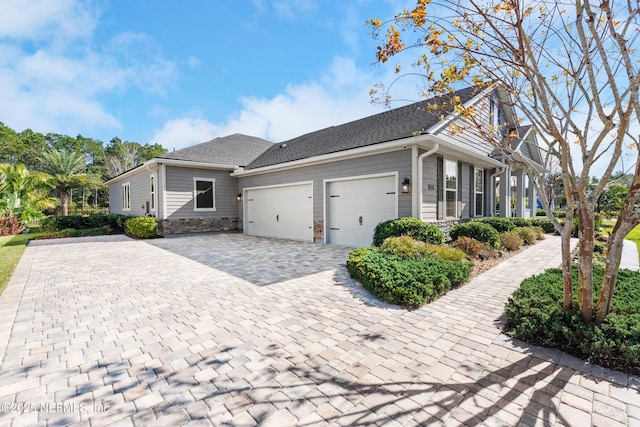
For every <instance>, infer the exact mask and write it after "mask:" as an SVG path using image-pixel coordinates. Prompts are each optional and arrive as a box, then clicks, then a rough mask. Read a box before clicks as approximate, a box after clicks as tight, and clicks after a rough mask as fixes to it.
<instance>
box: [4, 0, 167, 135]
mask: <svg viewBox="0 0 640 427" xmlns="http://www.w3.org/2000/svg"><path fill="white" fill-rule="evenodd" d="M0 1H2V6H1V7H2V14H0V93H2V98H3V99H2V102H1V103H0V117H1V118H2V121H3V122H4V123H5V124H6V125H7V126H10V127H12V128H14V129H16V130H18V131H20V130H22V129H25V128H31V129H33V130H36V131H39V132H57V133H66V134H70V135H74V134H77V133H80V132H82V133H94V132H95V133H97V132H100V131H108V132H117V131H120V130H121V129H122V125H121V124H120V122H119V120H118V119H117V117H115V116H114V115H113V114H112V113H111V112H109V111H108V110H107V109H106V107H105V106H104V105H103V103H102V102H101V101H102V100H101V99H100V98H101V97H103V96H105V95H110V96H111V95H116V96H117V95H118V94H121V93H124V92H125V91H126V90H128V89H129V88H132V87H136V88H138V89H140V90H143V91H147V92H156V93H160V94H164V92H165V91H166V88H167V87H171V86H172V84H173V83H174V82H175V81H176V79H177V74H178V72H177V68H176V65H175V64H174V63H172V62H171V61H167V60H166V59H164V57H163V53H162V49H161V47H160V46H159V44H158V43H157V42H156V41H155V40H154V39H152V38H151V37H149V36H147V35H145V34H139V33H121V34H117V35H116V36H114V37H113V38H112V39H111V40H110V41H109V42H108V43H106V44H105V45H102V46H97V47H96V46H95V44H94V42H93V40H92V36H93V32H94V30H95V28H96V24H97V20H98V11H97V10H95V9H90V8H89V6H86V5H87V4H90V3H89V2H83V1H80V0H61V1H55V2H52V1H47V0H44V1H37V3H36V4H33V3H30V5H29V7H25V6H24V3H23V2H20V1H13V0H0Z"/></svg>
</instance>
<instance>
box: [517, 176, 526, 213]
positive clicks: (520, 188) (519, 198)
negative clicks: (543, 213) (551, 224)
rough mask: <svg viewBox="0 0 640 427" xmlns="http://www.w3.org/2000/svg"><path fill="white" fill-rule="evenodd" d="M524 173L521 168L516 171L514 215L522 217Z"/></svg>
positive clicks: (524, 195) (524, 203)
mask: <svg viewBox="0 0 640 427" xmlns="http://www.w3.org/2000/svg"><path fill="white" fill-rule="evenodd" d="M525 176H526V175H525V174H524V171H523V170H519V171H516V216H517V217H519V218H524V209H525V206H526V200H525V199H526V193H525V191H524V188H525V187H524V181H525Z"/></svg>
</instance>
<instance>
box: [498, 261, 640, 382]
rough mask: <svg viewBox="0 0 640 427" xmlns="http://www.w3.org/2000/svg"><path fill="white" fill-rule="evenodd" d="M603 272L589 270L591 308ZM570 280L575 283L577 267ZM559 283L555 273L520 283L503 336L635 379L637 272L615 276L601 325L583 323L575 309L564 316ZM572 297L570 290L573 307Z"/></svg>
mask: <svg viewBox="0 0 640 427" xmlns="http://www.w3.org/2000/svg"><path fill="white" fill-rule="evenodd" d="M603 272H604V270H603V268H601V267H597V266H594V267H593V285H594V292H593V294H594V306H595V304H596V302H597V297H598V293H599V291H600V286H601V283H602V274H603ZM573 280H574V283H577V282H578V269H577V266H574V268H573ZM562 283H563V282H562V271H561V270H560V269H559V268H552V269H549V270H546V271H545V272H544V273H542V274H540V275H537V276H533V277H530V278H528V279H526V280H524V281H523V282H522V284H521V285H520V288H519V289H517V290H516V291H515V292H514V293H513V295H512V296H511V298H509V301H508V302H507V304H506V307H505V312H506V315H507V333H508V334H509V335H510V336H512V337H515V338H518V339H521V340H523V341H526V342H528V343H531V344H535V345H543V346H547V347H552V348H556V349H558V350H561V351H565V352H567V353H570V354H573V355H574V356H577V357H580V358H582V359H584V360H587V361H589V362H592V363H597V364H599V365H602V366H606V367H610V368H613V369H619V370H622V371H625V372H631V373H634V374H636V375H637V374H640V273H638V272H635V271H630V270H620V271H619V273H618V278H617V281H616V289H615V292H614V294H613V300H612V304H611V313H610V314H609V316H608V317H607V318H606V319H605V320H604V321H603V322H602V324H600V325H596V324H595V323H591V324H588V325H587V324H585V323H584V322H583V321H582V317H581V315H580V312H579V310H578V309H577V308H576V309H574V310H571V311H569V312H567V313H563V311H562V298H563V288H562V286H563V285H562ZM577 293H578V290H577V286H575V289H574V301H575V303H574V306H576V307H577V306H578V304H577Z"/></svg>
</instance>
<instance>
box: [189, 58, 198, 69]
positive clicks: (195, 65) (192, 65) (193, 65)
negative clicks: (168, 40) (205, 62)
mask: <svg viewBox="0 0 640 427" xmlns="http://www.w3.org/2000/svg"><path fill="white" fill-rule="evenodd" d="M187 63H188V64H189V68H192V69H193V68H198V67H199V66H200V60H199V59H198V58H196V57H195V56H190V57H189V58H187Z"/></svg>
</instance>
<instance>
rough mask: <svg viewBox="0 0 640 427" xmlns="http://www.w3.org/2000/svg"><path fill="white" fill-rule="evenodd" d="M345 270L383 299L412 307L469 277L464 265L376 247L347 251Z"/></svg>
mask: <svg viewBox="0 0 640 427" xmlns="http://www.w3.org/2000/svg"><path fill="white" fill-rule="evenodd" d="M347 270H348V271H349V274H350V275H351V277H353V278H354V279H356V280H357V281H359V282H360V283H362V284H363V286H364V287H365V288H366V289H368V290H369V291H370V292H371V293H372V294H374V295H375V296H377V297H378V298H380V299H381V300H383V301H386V302H388V303H391V304H398V305H402V306H405V307H410V308H416V307H420V306H421V305H423V304H424V303H426V302H430V301H432V300H434V299H436V298H437V297H439V296H441V295H444V294H445V293H447V292H448V291H449V290H450V289H451V287H452V286H457V285H459V284H461V283H464V282H466V281H467V280H469V275H470V274H471V269H470V267H469V265H468V264H466V263H461V262H454V261H445V260H441V259H437V258H434V257H424V258H403V257H400V256H396V255H391V254H388V253H385V252H383V251H382V250H380V249H379V248H376V247H372V248H358V249H355V250H353V251H351V253H350V254H349V258H348V260H347Z"/></svg>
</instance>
